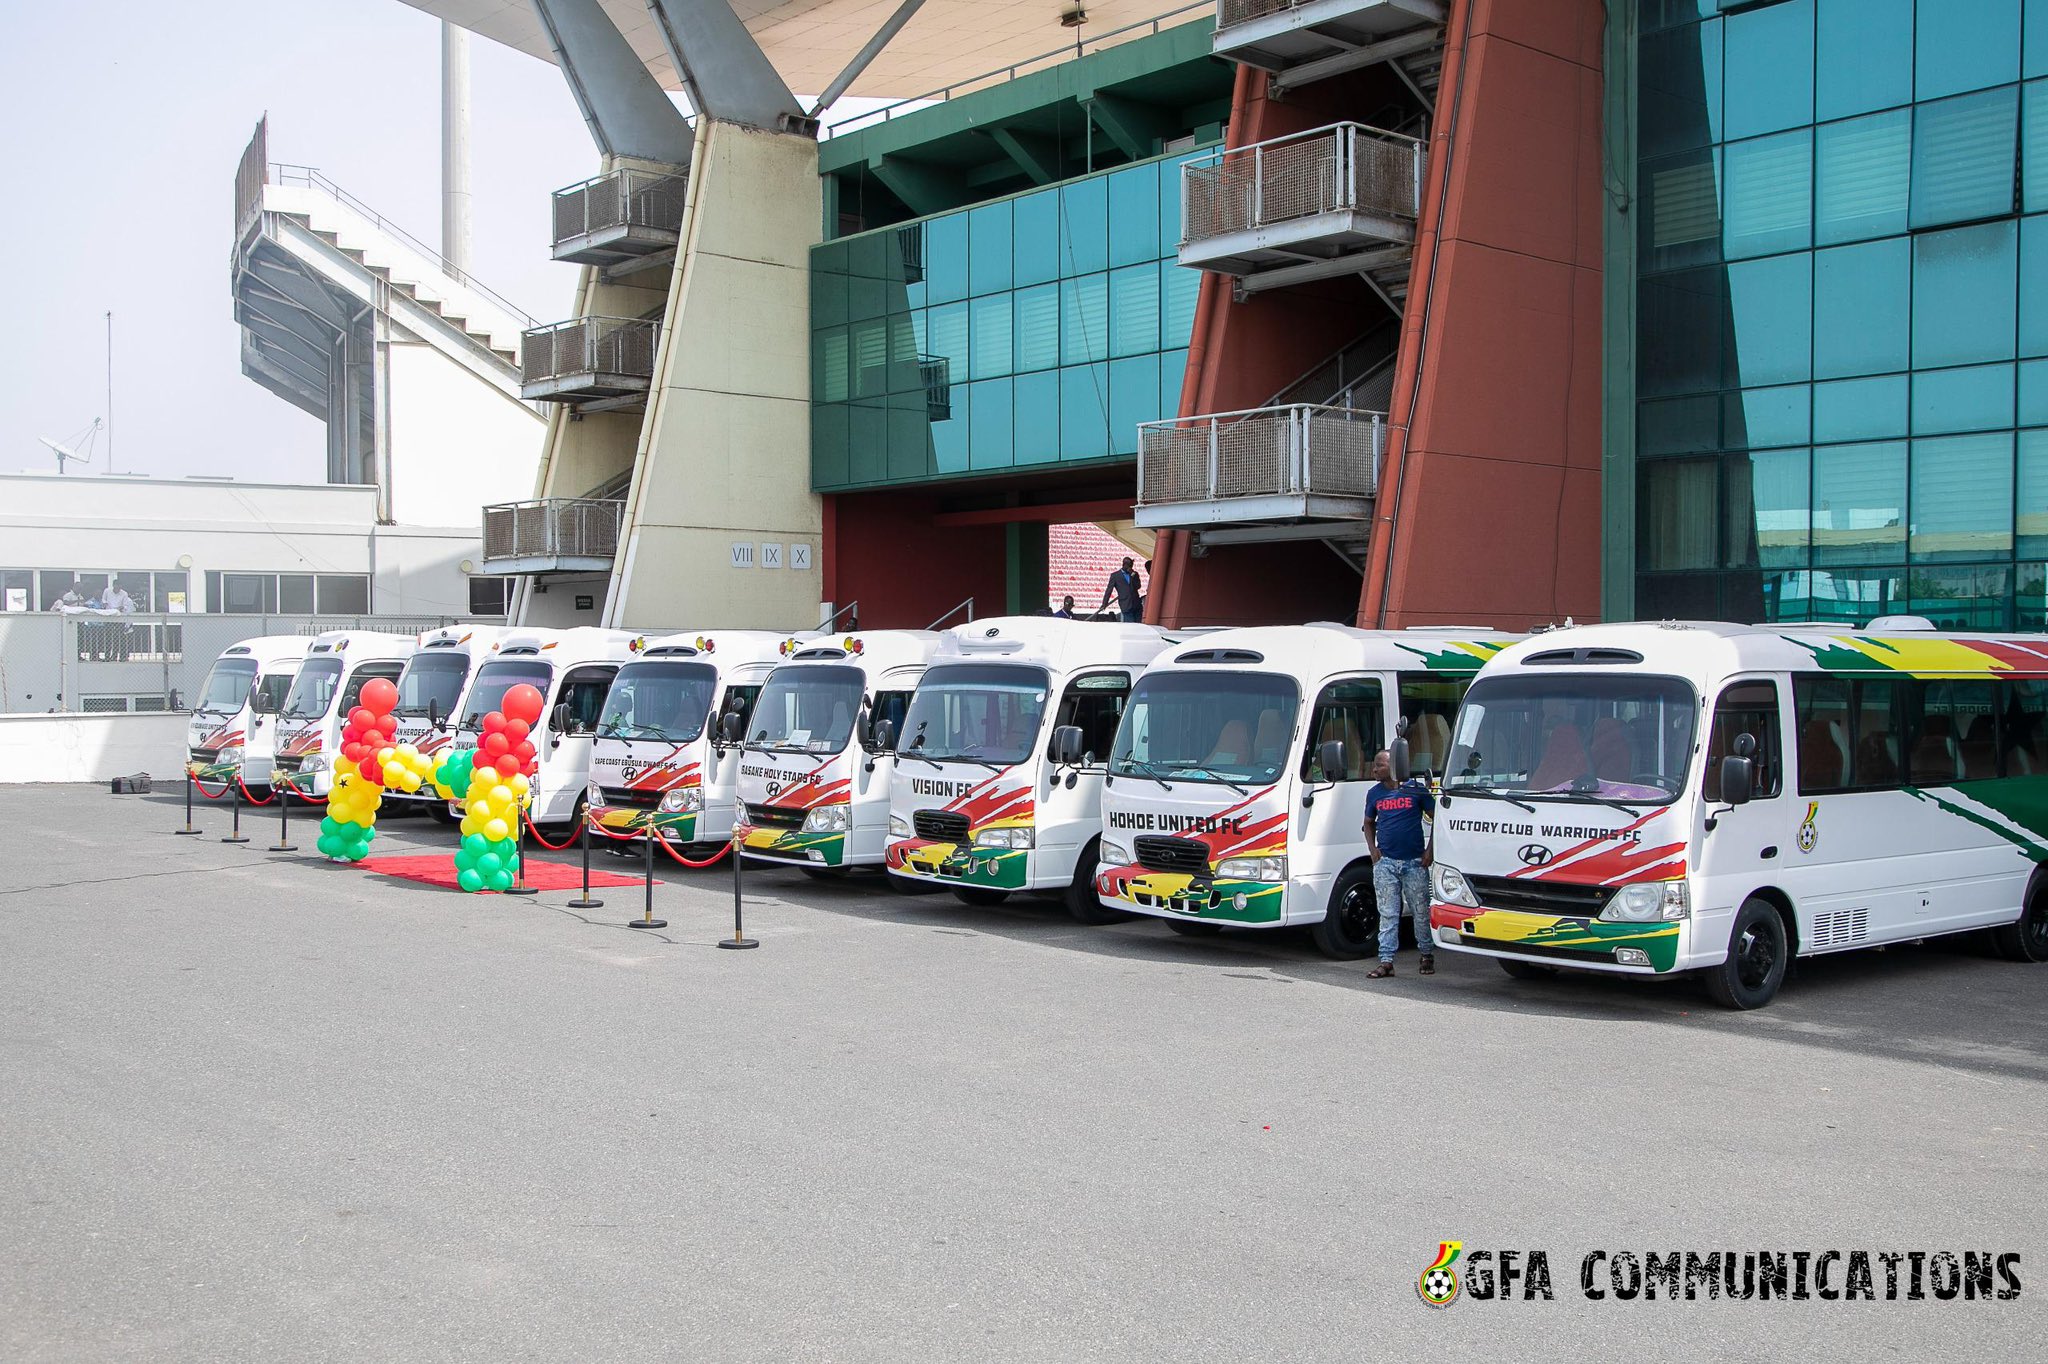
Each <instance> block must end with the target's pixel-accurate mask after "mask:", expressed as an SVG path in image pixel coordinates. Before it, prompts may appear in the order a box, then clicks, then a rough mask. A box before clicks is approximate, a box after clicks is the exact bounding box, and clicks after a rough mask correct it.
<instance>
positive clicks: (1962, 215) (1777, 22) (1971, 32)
mask: <svg viewBox="0 0 2048 1364" xmlns="http://www.w3.org/2000/svg"><path fill="white" fill-rule="evenodd" d="M1635 3H1636V5H1637V17H1638V20H1639V38H1638V43H1637V81H1638V119H1637V134H1638V141H1637V150H1638V156H1639V171H1640V176H1639V185H1640V191H1641V192H1640V197H1639V199H1638V202H1637V204H1636V206H1635V211H1634V214H1633V216H1634V217H1635V220H1636V229H1637V241H1636V248H1637V353H1636V399H1637V409H1636V419H1637V429H1636V436H1637V455H1638V460H1639V463H1638V465H1637V499H1638V500H1637V543H1636V556H1637V580H1636V614H1637V615H1638V616H1639V617H1643V618H1656V617H1664V616H1679V617H1709V618H1732V619H1740V620H1842V621H1861V620H1864V619H1867V618H1868V617H1870V616H1873V615H1879V614H1883V613H1886V612H1894V611H1908V612H1915V613H1919V614H1923V615H1927V616H1930V617H1932V618H1933V619H1935V620H1936V621H1938V622H1940V623H1941V624H1943V625H1945V626H1950V627H1956V628H2013V627H2018V628H2023V629H2041V628H2044V626H2048V0H1776V3H1767V4H1763V5H1757V4H1755V0H1739V3H1738V0H1635Z"/></svg>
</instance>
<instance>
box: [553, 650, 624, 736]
mask: <svg viewBox="0 0 2048 1364" xmlns="http://www.w3.org/2000/svg"><path fill="white" fill-rule="evenodd" d="M618 671H619V670H618V668H617V667H616V666H614V667H609V668H578V669H576V670H575V671H574V672H571V673H570V674H569V675H568V676H567V677H565V678H563V679H562V690H561V691H560V692H559V693H558V694H557V696H556V704H557V705H563V706H567V707H568V708H569V726H568V728H567V729H565V730H563V731H562V733H564V734H592V733H595V732H596V731H597V720H598V715H599V713H600V712H601V711H602V710H603V709H604V698H605V695H606V693H608V692H609V691H611V689H612V678H614V677H616V676H617V675H618Z"/></svg>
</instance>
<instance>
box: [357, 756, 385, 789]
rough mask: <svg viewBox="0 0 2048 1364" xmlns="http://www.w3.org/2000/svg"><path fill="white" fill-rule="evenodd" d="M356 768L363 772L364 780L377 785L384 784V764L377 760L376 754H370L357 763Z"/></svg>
mask: <svg viewBox="0 0 2048 1364" xmlns="http://www.w3.org/2000/svg"><path fill="white" fill-rule="evenodd" d="M356 770H357V771H359V772H361V773H362V774H363V780H364V781H373V782H375V783H377V785H379V786H382V785H383V784H384V764H382V763H380V762H378V761H377V755H376V754H374V753H372V754H370V755H369V756H368V757H367V758H365V759H364V760H363V761H362V762H361V763H359V764H357V767H356Z"/></svg>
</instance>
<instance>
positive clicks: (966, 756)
mask: <svg viewBox="0 0 2048 1364" xmlns="http://www.w3.org/2000/svg"><path fill="white" fill-rule="evenodd" d="M917 756H918V757H920V758H924V756H925V755H924V754H922V753H920V754H918V755H917ZM925 761H926V762H932V761H934V759H932V758H925ZM936 761H938V762H942V763H979V764H981V765H982V766H983V767H986V768H987V769H988V770H989V771H991V772H1007V771H1008V770H1009V769H1008V768H1007V767H1005V766H1004V765H1003V764H1001V763H999V762H991V761H989V760H988V759H987V758H977V757H975V756H974V755H973V754H972V753H941V754H939V755H938V756H937V759H936Z"/></svg>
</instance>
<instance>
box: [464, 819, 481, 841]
mask: <svg viewBox="0 0 2048 1364" xmlns="http://www.w3.org/2000/svg"><path fill="white" fill-rule="evenodd" d="M483 827H484V824H483V821H482V820H480V819H476V818H474V817H465V818H464V819H463V821H462V836H463V837H464V838H468V837H469V836H470V835H471V834H474V833H482V832H483Z"/></svg>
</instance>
